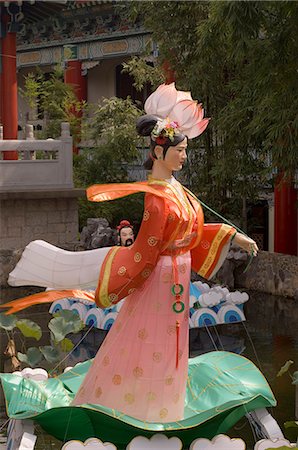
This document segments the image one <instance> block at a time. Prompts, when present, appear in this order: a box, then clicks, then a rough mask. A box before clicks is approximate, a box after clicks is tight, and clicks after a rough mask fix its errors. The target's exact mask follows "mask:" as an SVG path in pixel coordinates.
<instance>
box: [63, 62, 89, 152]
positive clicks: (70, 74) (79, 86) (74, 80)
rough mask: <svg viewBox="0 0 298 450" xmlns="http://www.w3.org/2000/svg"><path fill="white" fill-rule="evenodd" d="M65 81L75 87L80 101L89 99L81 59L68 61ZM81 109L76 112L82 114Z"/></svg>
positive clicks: (78, 114)
mask: <svg viewBox="0 0 298 450" xmlns="http://www.w3.org/2000/svg"><path fill="white" fill-rule="evenodd" d="M64 82H65V83H66V84H69V85H71V86H72V87H73V89H74V92H75V94H76V97H77V99H78V101H79V102H82V101H86V100H87V77H86V76H84V75H82V63H81V61H67V67H66V69H65V72H64ZM81 114H82V113H81V111H78V112H77V113H76V115H77V117H80V116H81ZM73 151H74V153H78V148H77V147H75V146H74V147H73Z"/></svg>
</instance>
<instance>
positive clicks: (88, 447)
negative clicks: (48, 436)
mask: <svg viewBox="0 0 298 450" xmlns="http://www.w3.org/2000/svg"><path fill="white" fill-rule="evenodd" d="M61 450H117V447H115V445H114V444H111V443H110V442H102V441H101V440H100V439H97V438H89V439H87V441H85V442H82V441H69V442H66V444H64V445H63V447H62V449H61Z"/></svg>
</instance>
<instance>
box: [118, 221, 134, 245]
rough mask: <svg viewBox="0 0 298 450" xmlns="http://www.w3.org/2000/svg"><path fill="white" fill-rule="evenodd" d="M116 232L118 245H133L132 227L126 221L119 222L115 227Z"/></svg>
mask: <svg viewBox="0 0 298 450" xmlns="http://www.w3.org/2000/svg"><path fill="white" fill-rule="evenodd" d="M117 231H118V245H121V247H129V246H130V245H132V244H133V243H134V240H135V237H134V232H133V225H131V223H130V222H129V221H128V220H121V222H120V223H119V225H118V226H117Z"/></svg>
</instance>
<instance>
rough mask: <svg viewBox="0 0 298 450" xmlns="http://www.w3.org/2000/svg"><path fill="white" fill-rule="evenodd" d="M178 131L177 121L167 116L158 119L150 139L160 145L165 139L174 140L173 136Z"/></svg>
mask: <svg viewBox="0 0 298 450" xmlns="http://www.w3.org/2000/svg"><path fill="white" fill-rule="evenodd" d="M178 133H179V130H178V123H177V122H174V121H171V120H170V119H169V117H167V118H166V119H164V120H158V121H157V122H156V125H155V127H154V128H153V130H152V133H151V139H152V140H153V141H155V142H156V143H157V144H159V145H162V144H165V143H166V139H167V138H168V139H170V141H172V142H173V141H174V137H175V135H176V134H178Z"/></svg>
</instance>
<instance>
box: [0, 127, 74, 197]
mask: <svg viewBox="0 0 298 450" xmlns="http://www.w3.org/2000/svg"><path fill="white" fill-rule="evenodd" d="M7 151H10V152H11V151H16V152H18V155H19V159H18V160H0V191H2V192H3V191H4V192H7V191H19V190H22V191H23V190H25V191H26V190H39V189H61V188H62V189H66V188H73V170H72V137H71V136H70V132H69V124H68V123H66V122H63V123H62V124H61V137H60V139H47V140H37V139H36V140H35V139H34V135H33V126H32V125H27V126H26V140H3V132H2V127H0V154H1V152H2V155H3V154H4V152H7ZM39 158H40V159H39Z"/></svg>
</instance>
